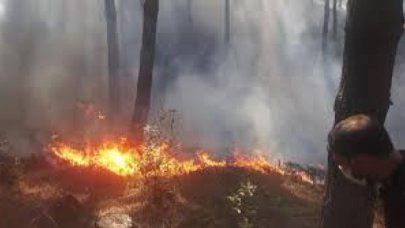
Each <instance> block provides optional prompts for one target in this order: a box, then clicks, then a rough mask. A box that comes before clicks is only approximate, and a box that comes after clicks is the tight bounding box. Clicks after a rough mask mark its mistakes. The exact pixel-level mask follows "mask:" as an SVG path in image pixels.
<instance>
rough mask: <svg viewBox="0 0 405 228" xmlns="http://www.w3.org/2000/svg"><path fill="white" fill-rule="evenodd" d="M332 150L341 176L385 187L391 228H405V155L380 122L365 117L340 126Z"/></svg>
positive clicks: (333, 134)
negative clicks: (394, 144)
mask: <svg viewBox="0 0 405 228" xmlns="http://www.w3.org/2000/svg"><path fill="white" fill-rule="evenodd" d="M328 146H329V149H330V151H331V152H332V155H333V159H334V161H335V163H336V164H337V165H338V167H339V169H340V171H341V173H342V174H343V175H344V176H345V177H346V178H347V179H349V180H351V181H352V182H354V183H356V184H361V185H366V184H375V183H381V186H382V187H381V192H380V193H381V194H380V196H381V198H382V201H383V203H384V214H385V223H386V227H387V228H405V152H404V151H403V150H397V149H395V148H394V146H393V143H392V141H391V138H390V136H389V134H388V132H387V131H386V129H385V128H384V126H383V125H382V124H380V123H379V122H378V121H377V119H375V118H373V117H371V116H368V115H363V114H358V115H353V116H351V117H348V118H347V119H344V120H342V121H341V122H339V123H338V124H337V125H336V126H335V127H334V128H333V129H332V130H331V132H330V133H329V138H328Z"/></svg>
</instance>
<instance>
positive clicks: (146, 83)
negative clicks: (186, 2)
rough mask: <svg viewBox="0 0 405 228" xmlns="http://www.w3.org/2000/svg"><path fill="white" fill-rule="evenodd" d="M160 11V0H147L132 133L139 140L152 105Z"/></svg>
mask: <svg viewBox="0 0 405 228" xmlns="http://www.w3.org/2000/svg"><path fill="white" fill-rule="evenodd" d="M158 12H159V0H146V1H145V3H144V12H143V14H144V16H143V18H144V19H143V38H142V49H141V60H140V61H141V62H140V68H139V76H138V86H137V96H136V101H135V110H134V114H133V117H132V133H133V134H134V136H135V138H136V139H138V140H142V139H143V128H144V126H145V124H146V122H147V119H148V115H149V109H150V105H151V104H150V103H151V93H152V91H151V90H152V79H153V65H154V61H155V49H156V27H157V19H158Z"/></svg>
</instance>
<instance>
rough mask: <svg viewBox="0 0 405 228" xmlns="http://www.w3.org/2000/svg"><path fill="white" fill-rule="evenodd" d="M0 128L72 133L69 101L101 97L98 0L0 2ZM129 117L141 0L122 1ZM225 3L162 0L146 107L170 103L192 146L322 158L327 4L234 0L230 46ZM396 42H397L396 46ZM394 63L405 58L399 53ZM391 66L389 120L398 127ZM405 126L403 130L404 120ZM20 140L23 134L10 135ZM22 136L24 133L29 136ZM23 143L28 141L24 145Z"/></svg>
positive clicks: (330, 77)
mask: <svg viewBox="0 0 405 228" xmlns="http://www.w3.org/2000/svg"><path fill="white" fill-rule="evenodd" d="M0 3H1V4H0V6H1V7H0V17H1V19H0V26H1V27H0V34H1V41H0V56H1V62H0V69H1V72H2V74H1V75H0V107H1V110H2V112H1V113H0V126H1V128H2V129H1V130H0V135H3V137H8V138H10V139H14V141H13V140H11V141H13V142H14V143H15V144H18V143H20V144H21V141H26V140H20V139H26V138H30V137H31V136H29V135H28V136H27V135H25V134H22V133H21V132H20V131H19V130H18V129H20V128H21V127H22V126H23V125H25V126H29V128H30V129H45V130H46V131H67V132H69V131H74V129H75V128H76V127H77V126H75V125H74V116H75V115H76V114H75V102H77V100H83V101H89V102H92V103H94V104H96V105H97V106H99V107H104V106H105V104H106V100H107V94H108V93H107V88H108V86H107V58H106V51H107V46H106V35H105V33H106V25H105V18H104V1H102V0H87V1H67V0H30V1H26V0H1V1H0ZM116 3H117V9H118V16H119V31H118V32H119V39H120V47H121V60H122V62H121V73H120V81H121V97H122V107H121V110H119V111H120V112H121V114H122V118H123V120H124V121H129V117H130V115H131V114H132V111H133V104H134V99H135V97H134V95H135V92H136V91H135V90H136V82H137V72H138V67H139V53H140V46H141V42H142V17H143V15H142V1H136V0H118V1H116ZM224 6H225V3H224V1H217V0H204V1H202V0H192V1H189V0H163V1H161V4H160V12H159V19H158V34H157V57H156V65H155V70H154V86H153V112H156V111H157V110H159V109H161V108H163V109H166V110H168V109H175V110H177V113H178V115H179V117H178V118H179V119H180V123H181V129H182V130H181V132H179V139H180V140H181V141H182V142H183V144H185V145H187V146H196V147H202V148H209V149H213V150H218V151H223V150H224V149H226V148H230V147H233V146H240V147H245V148H263V149H264V150H266V151H269V152H271V153H272V154H273V155H274V156H275V157H277V158H283V159H288V160H293V161H298V162H303V163H318V162H321V163H323V162H325V160H326V152H325V148H326V134H327V132H328V130H329V128H330V126H331V124H332V122H333V110H332V108H333V107H332V105H333V100H334V96H335V94H336V90H337V86H338V81H339V76H340V68H341V49H342V40H343V37H342V34H343V25H344V16H345V12H344V9H340V10H339V31H338V41H333V40H332V39H331V38H330V40H329V47H328V50H327V52H326V53H324V54H323V53H322V49H321V47H322V46H321V41H322V37H321V36H322V34H321V31H322V23H323V7H324V6H323V5H322V2H319V1H316V0H303V1H293V0H270V1H268V0H249V1H237V0H231V20H230V21H231V34H230V37H231V39H230V42H229V44H226V43H225V41H224V37H225V34H224V33H225V32H224V31H225V25H224V21H225V15H224V11H225V10H224ZM402 46H403V45H402ZM399 62H400V60H399ZM398 66H399V67H397V70H396V79H395V80H396V83H394V84H395V86H394V87H395V88H394V93H393V94H394V103H396V106H395V107H394V108H393V109H392V111H391V114H390V117H389V123H388V125H389V128H390V129H391V130H392V133H393V138H394V139H395V141H397V142H400V137H401V135H404V134H403V132H404V130H401V128H404V127H402V126H401V124H400V123H401V121H400V120H401V119H402V118H403V117H405V116H404V115H405V114H403V112H402V109H401V107H402V106H403V105H402V104H404V103H405V99H402V98H401V96H400V94H401V92H402V88H404V87H403V86H402V82H401V80H400V79H399V77H398V76H399V74H400V73H401V72H403V70H401V69H402V68H403V65H402V64H398ZM404 129H405V128H404ZM16 139H18V140H16ZM28 141H29V140H28ZM25 144H26V145H29V143H25Z"/></svg>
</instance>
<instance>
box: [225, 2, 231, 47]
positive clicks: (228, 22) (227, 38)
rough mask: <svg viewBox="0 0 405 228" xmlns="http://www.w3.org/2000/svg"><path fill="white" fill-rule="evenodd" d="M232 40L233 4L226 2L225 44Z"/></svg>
mask: <svg viewBox="0 0 405 228" xmlns="http://www.w3.org/2000/svg"><path fill="white" fill-rule="evenodd" d="M230 40H231V3H230V0H225V43H226V44H229V42H230Z"/></svg>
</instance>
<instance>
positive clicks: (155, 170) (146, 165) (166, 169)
mask: <svg viewBox="0 0 405 228" xmlns="http://www.w3.org/2000/svg"><path fill="white" fill-rule="evenodd" d="M126 142H127V140H125V139H120V140H118V143H116V142H107V143H102V144H101V145H96V146H90V145H87V146H86V147H84V148H83V149H78V148H74V147H72V146H69V145H66V144H61V143H59V144H56V145H53V146H51V151H52V152H53V154H54V155H55V156H56V157H57V158H58V159H60V160H62V161H65V162H67V163H68V164H69V165H71V166H75V167H85V168H86V167H89V168H94V169H102V170H106V171H109V172H112V173H114V174H116V175H119V176H124V177H130V176H137V175H154V176H177V175H183V174H187V173H191V172H196V171H199V170H203V169H206V168H210V167H211V168H212V167H217V168H221V167H238V168H246V169H249V170H252V171H256V172H260V173H264V174H266V173H278V174H280V175H285V171H284V170H283V168H281V167H280V166H277V165H274V164H273V163H272V162H270V161H269V160H268V159H266V157H265V156H263V153H256V154H257V155H255V156H251V157H249V156H246V155H242V154H241V153H235V155H234V157H233V158H232V159H229V160H228V161H224V160H219V161H218V160H214V159H213V158H212V157H211V155H210V154H209V153H207V152H203V151H201V152H198V153H196V157H195V158H194V159H189V160H182V159H178V158H176V156H174V155H173V154H172V153H171V151H170V148H169V146H167V145H166V144H162V145H159V146H153V147H146V146H138V147H134V146H128V143H126ZM299 176H300V177H302V179H303V181H305V182H310V181H309V178H308V177H307V176H305V175H304V174H299Z"/></svg>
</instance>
